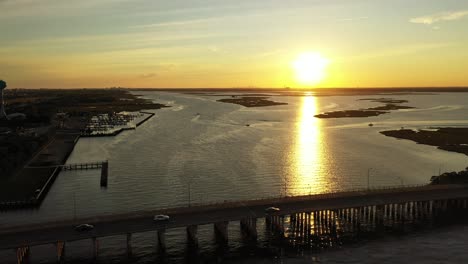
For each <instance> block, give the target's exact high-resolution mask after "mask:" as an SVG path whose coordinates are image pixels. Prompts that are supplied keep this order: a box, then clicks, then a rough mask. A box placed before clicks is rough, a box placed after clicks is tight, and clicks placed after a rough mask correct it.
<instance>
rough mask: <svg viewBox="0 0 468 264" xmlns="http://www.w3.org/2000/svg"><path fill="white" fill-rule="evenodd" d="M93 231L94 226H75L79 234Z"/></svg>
mask: <svg viewBox="0 0 468 264" xmlns="http://www.w3.org/2000/svg"><path fill="white" fill-rule="evenodd" d="M93 229H94V226H93V225H90V224H81V225H77V226H75V230H76V231H78V232H85V231H91V230H93Z"/></svg>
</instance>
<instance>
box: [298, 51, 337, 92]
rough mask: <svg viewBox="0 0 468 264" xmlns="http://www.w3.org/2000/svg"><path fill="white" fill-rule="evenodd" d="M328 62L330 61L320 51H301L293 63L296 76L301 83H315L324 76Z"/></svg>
mask: <svg viewBox="0 0 468 264" xmlns="http://www.w3.org/2000/svg"><path fill="white" fill-rule="evenodd" d="M329 63H330V61H329V60H328V59H327V58H325V57H323V56H322V55H321V54H320V53H317V52H307V53H302V54H300V55H299V56H298V57H297V58H296V60H295V61H294V63H293V67H294V71H295V73H296V78H297V80H298V81H299V82H300V83H302V84H308V85H314V84H317V83H319V82H320V81H322V80H323V79H324V78H325V75H326V72H325V71H326V69H327V66H328V64H329Z"/></svg>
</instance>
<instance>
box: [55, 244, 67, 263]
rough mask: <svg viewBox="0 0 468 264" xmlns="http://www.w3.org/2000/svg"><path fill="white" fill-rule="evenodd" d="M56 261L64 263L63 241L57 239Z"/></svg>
mask: <svg viewBox="0 0 468 264" xmlns="http://www.w3.org/2000/svg"><path fill="white" fill-rule="evenodd" d="M57 262H58V263H65V241H57Z"/></svg>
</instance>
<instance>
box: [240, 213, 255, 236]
mask: <svg viewBox="0 0 468 264" xmlns="http://www.w3.org/2000/svg"><path fill="white" fill-rule="evenodd" d="M240 227H241V232H242V235H243V236H244V237H246V238H248V239H249V240H256V239H257V218H245V219H242V220H241V221H240Z"/></svg>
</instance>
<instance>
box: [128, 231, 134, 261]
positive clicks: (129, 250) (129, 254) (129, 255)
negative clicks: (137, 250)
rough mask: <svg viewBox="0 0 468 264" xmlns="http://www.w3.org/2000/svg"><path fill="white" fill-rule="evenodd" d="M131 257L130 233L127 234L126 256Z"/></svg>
mask: <svg viewBox="0 0 468 264" xmlns="http://www.w3.org/2000/svg"><path fill="white" fill-rule="evenodd" d="M132 255H133V254H132V233H127V256H128V257H131V256H132Z"/></svg>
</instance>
